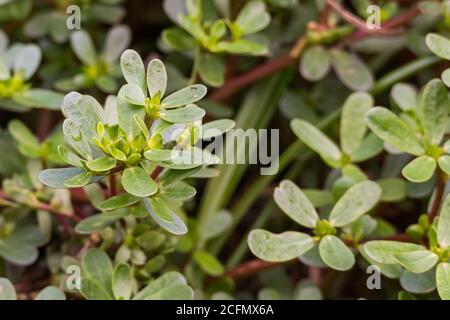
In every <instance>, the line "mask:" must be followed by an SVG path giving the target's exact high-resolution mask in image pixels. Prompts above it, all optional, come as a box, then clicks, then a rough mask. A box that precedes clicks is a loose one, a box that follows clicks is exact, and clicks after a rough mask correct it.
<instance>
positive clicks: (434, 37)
mask: <svg viewBox="0 0 450 320" xmlns="http://www.w3.org/2000/svg"><path fill="white" fill-rule="evenodd" d="M425 42H426V44H427V46H428V48H430V50H431V51H432V52H433V53H434V54H435V55H437V56H438V57H440V58H442V59H445V60H450V41H449V40H448V39H446V38H444V37H443V36H441V35H438V34H436V33H429V34H427V36H426V38H425Z"/></svg>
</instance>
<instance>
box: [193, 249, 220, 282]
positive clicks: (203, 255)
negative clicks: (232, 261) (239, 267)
mask: <svg viewBox="0 0 450 320" xmlns="http://www.w3.org/2000/svg"><path fill="white" fill-rule="evenodd" d="M194 260H195V262H196V263H197V264H198V265H199V266H200V268H201V269H202V270H203V271H205V272H206V273H207V274H209V275H210V276H213V277H217V276H220V275H221V274H223V273H224V272H225V268H224V267H223V265H222V263H220V261H219V260H217V258H216V257H214V256H213V255H211V254H210V253H208V252H206V251H196V252H195V253H194Z"/></svg>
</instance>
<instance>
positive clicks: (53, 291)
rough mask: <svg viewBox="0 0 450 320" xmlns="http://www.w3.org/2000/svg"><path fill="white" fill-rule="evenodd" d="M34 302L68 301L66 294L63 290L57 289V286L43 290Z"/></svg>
mask: <svg viewBox="0 0 450 320" xmlns="http://www.w3.org/2000/svg"><path fill="white" fill-rule="evenodd" d="M34 300H51V301H55V300H66V296H65V295H64V292H62V291H61V289H59V288H57V287H55V286H48V287H45V288H44V289H42V290H41V291H40V292H39V293H38V294H37V296H36V298H34Z"/></svg>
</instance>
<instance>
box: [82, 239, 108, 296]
mask: <svg viewBox="0 0 450 320" xmlns="http://www.w3.org/2000/svg"><path fill="white" fill-rule="evenodd" d="M81 264H82V267H83V271H82V272H83V277H86V278H88V279H90V280H91V281H93V282H95V283H96V284H97V285H98V286H99V287H100V288H102V289H103V290H104V291H105V292H107V294H108V295H109V296H111V297H112V296H113V292H112V286H111V278H112V274H113V267H112V264H111V260H110V259H109V257H108V255H107V254H106V253H105V251H103V250H101V249H99V248H91V249H89V250H88V251H87V252H86V253H85V254H84V256H83V259H82V261H81ZM83 282H84V281H83V279H82V283H83Z"/></svg>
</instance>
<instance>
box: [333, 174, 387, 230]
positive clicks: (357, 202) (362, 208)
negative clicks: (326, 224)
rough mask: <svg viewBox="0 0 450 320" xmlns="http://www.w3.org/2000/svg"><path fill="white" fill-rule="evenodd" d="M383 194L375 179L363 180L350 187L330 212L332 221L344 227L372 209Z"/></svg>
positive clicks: (337, 225)
mask: <svg viewBox="0 0 450 320" xmlns="http://www.w3.org/2000/svg"><path fill="white" fill-rule="evenodd" d="M380 196H381V188H380V187H379V186H378V184H377V183H375V182H373V181H363V182H360V183H358V184H355V185H354V186H352V187H351V188H350V189H348V190H347V191H346V192H345V193H344V195H343V196H342V197H341V198H340V199H339V200H338V202H337V203H336V205H335V206H334V208H333V210H332V211H331V213H330V217H329V220H330V223H331V224H332V225H333V226H335V227H342V226H345V225H347V224H350V223H352V222H353V221H355V220H357V219H358V218H359V217H360V216H362V215H363V214H364V213H366V212H368V211H369V210H371V209H372V208H373V207H374V206H375V205H376V204H377V202H378V200H379V199H380Z"/></svg>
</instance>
